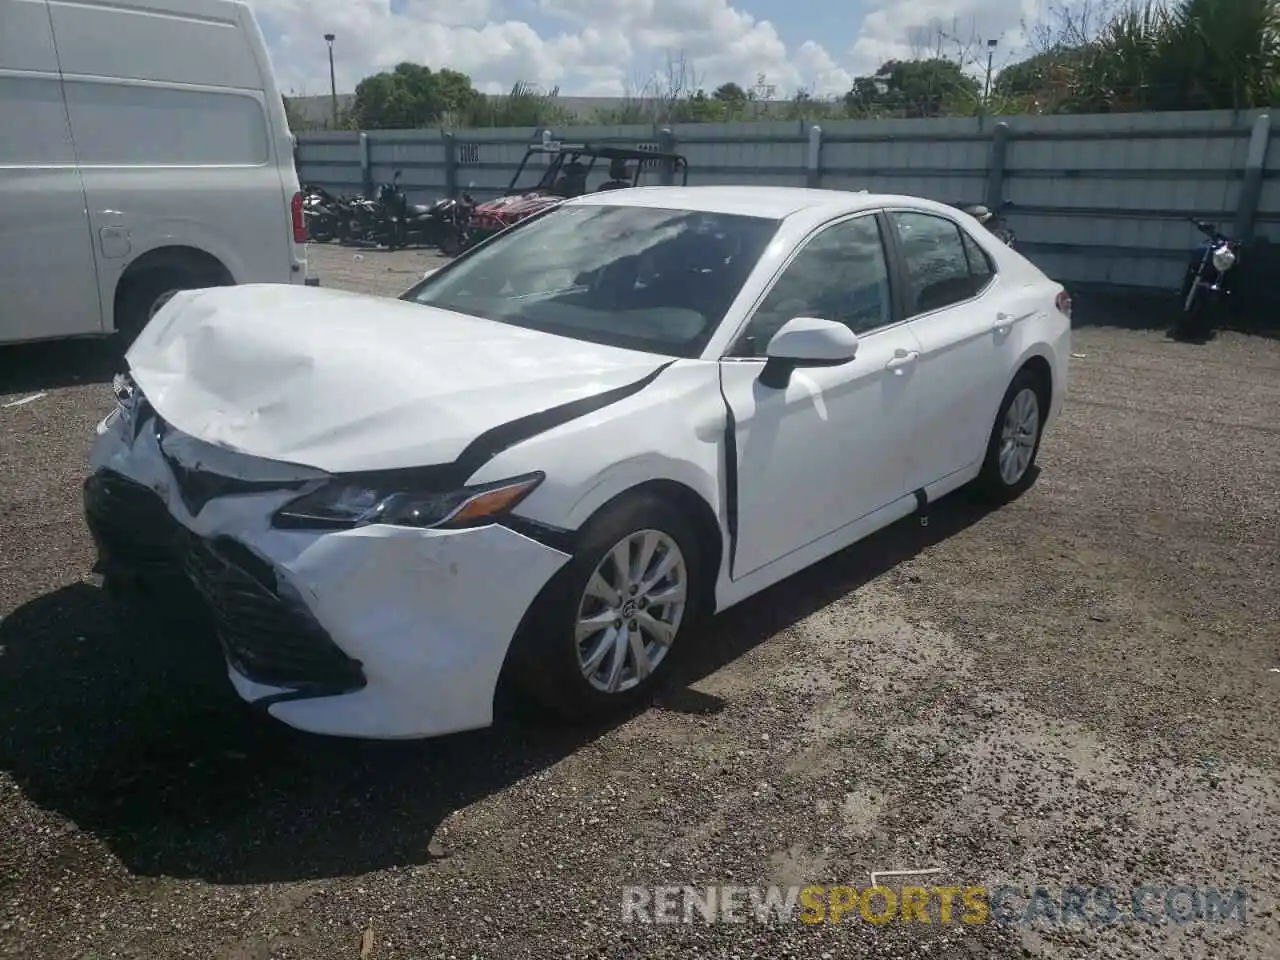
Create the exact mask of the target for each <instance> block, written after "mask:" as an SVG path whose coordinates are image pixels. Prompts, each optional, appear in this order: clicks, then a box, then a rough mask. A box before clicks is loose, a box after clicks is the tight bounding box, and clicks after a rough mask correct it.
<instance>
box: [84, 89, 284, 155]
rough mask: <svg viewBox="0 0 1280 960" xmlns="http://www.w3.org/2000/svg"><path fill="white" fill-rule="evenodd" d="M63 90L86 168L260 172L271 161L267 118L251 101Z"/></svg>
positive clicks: (231, 96) (206, 94)
mask: <svg viewBox="0 0 1280 960" xmlns="http://www.w3.org/2000/svg"><path fill="white" fill-rule="evenodd" d="M65 89H66V95H67V111H68V113H69V115H70V117H71V131H72V137H73V139H74V141H75V147H76V156H77V159H78V160H79V161H80V162H81V163H88V164H106V165H122V166H193V165H210V166H256V165H260V164H265V163H266V162H267V161H268V159H269V157H270V146H269V140H268V137H267V121H266V115H265V114H264V113H263V110H262V104H261V103H260V102H259V101H258V100H257V99H256V98H254V97H252V96H248V95H245V94H238V93H215V92H211V91H203V90H181V89H174V88H170V87H156V86H149V85H141V84H124V83H111V82H93V81H85V80H68V81H66V84H65Z"/></svg>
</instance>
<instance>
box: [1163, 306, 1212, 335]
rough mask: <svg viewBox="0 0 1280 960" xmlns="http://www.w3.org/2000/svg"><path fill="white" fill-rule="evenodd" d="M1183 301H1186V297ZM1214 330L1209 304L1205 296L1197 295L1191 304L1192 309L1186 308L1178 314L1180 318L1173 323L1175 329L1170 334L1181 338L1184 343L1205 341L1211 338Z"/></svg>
mask: <svg viewBox="0 0 1280 960" xmlns="http://www.w3.org/2000/svg"><path fill="white" fill-rule="evenodd" d="M1183 303H1184V304H1185V303H1186V300H1185V298H1184V300H1183ZM1211 331H1212V323H1211V320H1210V316H1209V305H1208V304H1207V303H1206V302H1205V298H1204V297H1203V296H1198V297H1196V299H1195V301H1194V302H1193V303H1192V304H1191V309H1190V310H1186V309H1184V310H1183V312H1182V313H1180V314H1178V319H1177V320H1176V321H1175V322H1174V324H1173V330H1172V331H1170V336H1172V337H1173V339H1174V340H1181V341H1183V342H1184V343H1204V342H1205V341H1207V340H1208V339H1209V335H1210V333H1211Z"/></svg>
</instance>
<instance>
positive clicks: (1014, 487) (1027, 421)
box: [977, 369, 1049, 503]
mask: <svg viewBox="0 0 1280 960" xmlns="http://www.w3.org/2000/svg"><path fill="white" fill-rule="evenodd" d="M1048 412H1049V399H1048V396H1047V391H1046V390H1045V385H1044V383H1043V381H1042V380H1041V378H1040V377H1038V376H1037V375H1036V374H1035V373H1034V372H1033V371H1031V370H1025V369H1024V370H1022V371H1020V372H1019V373H1018V375H1017V376H1016V377H1014V378H1013V382H1012V383H1011V384H1009V389H1008V390H1007V391H1006V392H1005V395H1004V400H1003V401H1002V402H1001V404H1000V412H999V413H998V414H997V415H996V422H995V424H994V426H993V427H992V428H991V438H990V440H989V441H988V443H987V456H986V459H985V460H984V461H983V463H982V470H981V472H980V473H979V474H978V482H977V489H978V490H979V492H980V493H981V494H982V495H983V496H984V497H985V498H986V499H988V500H990V501H992V502H995V503H1007V502H1008V501H1010V500H1013V499H1015V498H1017V497H1019V496H1021V495H1022V494H1023V493H1024V492H1025V491H1026V490H1027V488H1028V487H1030V486H1031V484H1032V483H1033V482H1034V481H1035V475H1036V471H1035V462H1036V456H1037V455H1038V454H1039V452H1040V437H1041V433H1042V430H1043V427H1044V421H1045V417H1046V416H1047V414H1048Z"/></svg>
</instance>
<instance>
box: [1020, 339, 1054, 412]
mask: <svg viewBox="0 0 1280 960" xmlns="http://www.w3.org/2000/svg"><path fill="white" fill-rule="evenodd" d="M1023 373H1029V374H1031V375H1032V376H1033V377H1035V380H1036V384H1037V386H1038V387H1039V389H1038V390H1037V393H1039V395H1040V409H1041V411H1042V412H1041V414H1040V419H1041V420H1042V421H1043V420H1045V419H1046V418H1047V417H1048V416H1049V410H1050V408H1051V407H1052V405H1053V388H1054V383H1053V366H1052V365H1051V364H1050V363H1049V360H1048V358H1047V357H1045V356H1044V354H1042V353H1032V354H1031V355H1030V356H1027V357H1024V358H1023V360H1022V363H1021V364H1019V365H1018V370H1017V372H1016V373H1015V374H1014V378H1015V379H1016V378H1017V377H1018V376H1021V375H1022V374H1023Z"/></svg>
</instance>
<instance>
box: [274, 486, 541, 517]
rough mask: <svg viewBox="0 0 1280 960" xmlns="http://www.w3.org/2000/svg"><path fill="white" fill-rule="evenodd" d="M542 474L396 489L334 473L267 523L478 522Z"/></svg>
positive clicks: (501, 510)
mask: <svg viewBox="0 0 1280 960" xmlns="http://www.w3.org/2000/svg"><path fill="white" fill-rule="evenodd" d="M544 478H545V474H542V473H530V474H526V475H524V476H521V477H513V478H511V479H510V480H500V481H498V482H497V483H486V484H481V485H478V486H474V487H462V488H461V489H457V490H449V491H433V490H414V489H398V488H397V487H396V486H394V485H392V484H389V483H388V482H387V481H386V480H382V479H379V478H377V477H376V476H375V477H369V478H361V477H359V476H348V477H335V478H334V479H333V480H331V481H329V482H328V483H326V484H325V485H324V486H322V487H320V489H318V490H313V491H312V492H310V493H306V494H303V495H302V496H301V497H299V498H298V499H296V500H291V501H290V502H289V503H286V504H285V505H284V506H283V507H281V508H280V509H279V510H277V511H276V513H275V515H274V516H273V517H272V523H273V524H274V525H275V526H276V527H283V528H286V529H294V530H299V529H309V530H315V529H324V530H349V529H351V528H354V527H364V526H368V525H370V524H374V523H382V524H390V525H391V526H397V527H423V528H446V529H458V528H462V527H473V526H481V525H483V524H487V523H493V522H494V521H495V520H497V519H498V518H499V517H502V516H504V515H505V514H507V513H509V512H510V511H511V510H513V509H515V507H516V505H517V504H519V503H520V501H522V500H523V499H524V498H525V497H527V496H528V495H529V494H531V493H532V492H533V491H534V489H535V488H536V487H537V486H538V484H540V483H541V482H542V481H543V479H544Z"/></svg>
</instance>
